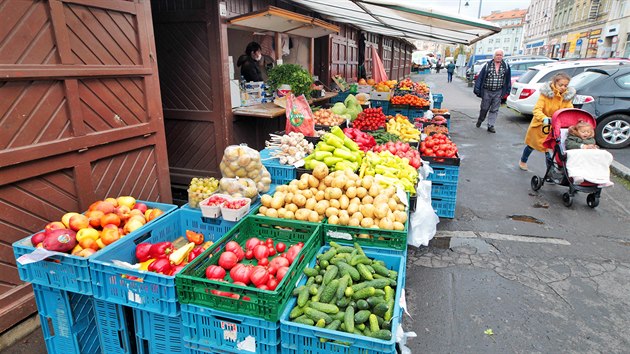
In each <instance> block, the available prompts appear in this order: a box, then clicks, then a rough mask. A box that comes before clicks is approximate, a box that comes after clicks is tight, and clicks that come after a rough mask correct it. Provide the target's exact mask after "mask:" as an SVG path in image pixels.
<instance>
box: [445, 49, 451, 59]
mask: <svg viewBox="0 0 630 354" xmlns="http://www.w3.org/2000/svg"><path fill="white" fill-rule="evenodd" d="M444 56H445V57H447V58H448V57H450V56H451V47H446V49H445V50H444Z"/></svg>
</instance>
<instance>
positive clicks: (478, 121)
mask: <svg viewBox="0 0 630 354" xmlns="http://www.w3.org/2000/svg"><path fill="white" fill-rule="evenodd" d="M482 122H483V120H481V119H477V124H475V126H476V127H477V128H481V123H482Z"/></svg>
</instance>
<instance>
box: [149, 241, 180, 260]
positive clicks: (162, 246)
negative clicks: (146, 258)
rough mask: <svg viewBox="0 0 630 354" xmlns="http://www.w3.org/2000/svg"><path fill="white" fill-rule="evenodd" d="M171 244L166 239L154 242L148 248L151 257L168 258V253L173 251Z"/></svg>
mask: <svg viewBox="0 0 630 354" xmlns="http://www.w3.org/2000/svg"><path fill="white" fill-rule="evenodd" d="M174 249H175V247H173V244H172V243H171V242H168V241H164V242H158V243H154V244H153V245H152V246H151V249H150V250H149V254H150V255H151V258H168V255H169V254H171V253H173V250H174Z"/></svg>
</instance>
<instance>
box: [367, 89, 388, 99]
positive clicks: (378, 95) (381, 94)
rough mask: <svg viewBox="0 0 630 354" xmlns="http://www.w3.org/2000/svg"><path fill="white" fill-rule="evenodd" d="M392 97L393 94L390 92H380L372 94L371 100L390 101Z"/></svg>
mask: <svg viewBox="0 0 630 354" xmlns="http://www.w3.org/2000/svg"><path fill="white" fill-rule="evenodd" d="M391 97H392V93H391V92H389V91H388V92H378V91H372V92H370V99H371V100H379V101H389V100H390V98H391Z"/></svg>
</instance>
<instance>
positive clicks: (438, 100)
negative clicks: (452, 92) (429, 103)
mask: <svg viewBox="0 0 630 354" xmlns="http://www.w3.org/2000/svg"><path fill="white" fill-rule="evenodd" d="M443 100H444V96H442V94H441V93H434V94H433V108H442V101H443Z"/></svg>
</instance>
